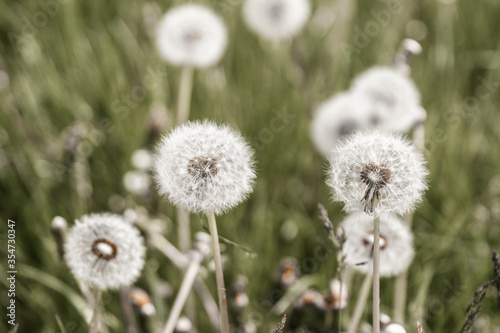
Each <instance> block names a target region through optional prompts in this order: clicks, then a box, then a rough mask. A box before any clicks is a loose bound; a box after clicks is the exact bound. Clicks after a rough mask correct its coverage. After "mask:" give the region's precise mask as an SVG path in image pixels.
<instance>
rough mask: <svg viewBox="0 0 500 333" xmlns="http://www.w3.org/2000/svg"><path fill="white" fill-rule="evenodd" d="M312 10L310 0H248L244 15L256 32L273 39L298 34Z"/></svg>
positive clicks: (244, 7)
mask: <svg viewBox="0 0 500 333" xmlns="http://www.w3.org/2000/svg"><path fill="white" fill-rule="evenodd" d="M310 12H311V5H310V3H309V1H308V0H246V1H245V3H244V4H243V17H244V19H245V22H246V23H247V25H248V27H249V28H250V29H251V30H252V31H254V32H255V33H256V34H258V35H260V36H262V37H264V38H266V39H272V40H279V39H285V38H290V37H293V36H294V35H296V34H297V33H298V32H299V31H300V30H301V29H302V27H303V26H304V25H305V23H306V22H307V19H308V18H309V14H310Z"/></svg>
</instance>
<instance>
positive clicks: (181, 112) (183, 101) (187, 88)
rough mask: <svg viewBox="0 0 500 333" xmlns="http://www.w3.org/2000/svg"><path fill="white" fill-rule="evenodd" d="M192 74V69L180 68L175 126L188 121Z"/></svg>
mask: <svg viewBox="0 0 500 333" xmlns="http://www.w3.org/2000/svg"><path fill="white" fill-rule="evenodd" d="M193 74H194V69H193V68H192V67H188V66H185V67H183V68H182V72H181V82H180V88H179V95H178V98H177V125H180V124H182V123H185V122H186V121H187V120H188V119H189V108H190V106H191V92H192V90H193Z"/></svg>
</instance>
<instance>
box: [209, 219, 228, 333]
mask: <svg viewBox="0 0 500 333" xmlns="http://www.w3.org/2000/svg"><path fill="white" fill-rule="evenodd" d="M206 215H207V218H208V226H209V229H210V235H211V236H212V252H213V256H214V263H215V278H216V281H217V292H218V296H219V310H220V321H221V333H229V319H228V314H227V299H226V288H225V286H224V273H223V271H222V260H221V255H220V245H219V234H218V232H217V224H216V222H215V215H214V213H213V212H207V213H206Z"/></svg>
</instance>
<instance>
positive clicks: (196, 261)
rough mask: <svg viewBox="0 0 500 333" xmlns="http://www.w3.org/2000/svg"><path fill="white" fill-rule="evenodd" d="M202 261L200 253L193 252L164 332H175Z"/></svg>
mask: <svg viewBox="0 0 500 333" xmlns="http://www.w3.org/2000/svg"><path fill="white" fill-rule="evenodd" d="M202 259H203V258H202V256H201V254H200V253H198V252H193V257H192V259H191V262H190V263H189V266H188V269H187V270H186V274H185V275H184V280H183V281H182V285H181V288H180V290H179V293H178V294H177V297H176V299H175V302H174V306H173V307H172V310H171V311H170V315H169V316H168V320H167V323H166V324H165V328H164V330H163V332H164V333H172V332H173V331H174V329H175V326H176V325H177V321H178V320H179V317H180V315H181V311H182V308H183V307H184V304H185V303H186V301H187V299H188V296H189V295H190V294H191V288H192V287H193V283H194V281H195V280H196V276H197V275H198V271H199V270H200V263H201V261H202Z"/></svg>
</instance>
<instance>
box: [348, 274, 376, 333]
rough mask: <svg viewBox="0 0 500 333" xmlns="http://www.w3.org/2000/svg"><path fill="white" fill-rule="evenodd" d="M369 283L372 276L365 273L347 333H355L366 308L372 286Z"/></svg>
mask: <svg viewBox="0 0 500 333" xmlns="http://www.w3.org/2000/svg"><path fill="white" fill-rule="evenodd" d="M371 282H372V276H371V274H369V273H367V274H366V276H365V279H364V281H363V285H362V286H361V292H360V293H359V296H358V300H357V301H356V307H355V308H354V313H353V315H352V317H351V321H350V322H349V328H348V329H347V332H348V333H356V330H357V328H358V325H359V321H360V319H361V316H362V315H363V311H364V309H365V306H366V302H367V301H368V295H369V293H370V290H371V285H372V284H371Z"/></svg>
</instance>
